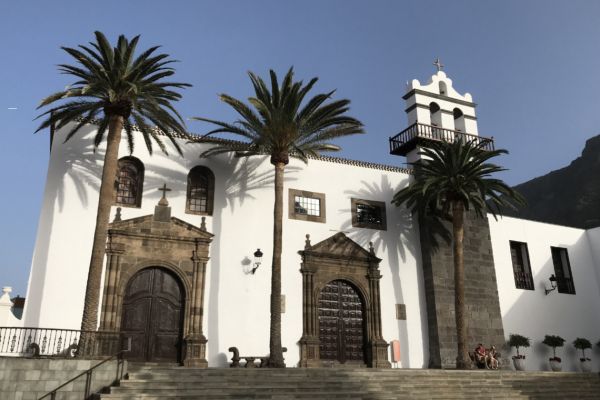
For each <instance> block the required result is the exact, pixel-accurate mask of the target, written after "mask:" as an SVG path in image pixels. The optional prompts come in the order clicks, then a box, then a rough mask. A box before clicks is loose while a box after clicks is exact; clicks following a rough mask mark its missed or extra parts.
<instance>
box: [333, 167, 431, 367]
mask: <svg viewBox="0 0 600 400" xmlns="http://www.w3.org/2000/svg"><path fill="white" fill-rule="evenodd" d="M361 185H362V186H363V188H362V189H359V190H351V191H346V192H344V193H345V194H346V195H348V196H350V197H351V198H356V199H363V200H376V201H382V202H384V203H385V208H386V217H387V230H385V231H384V230H377V229H368V228H354V227H353V226H352V221H351V220H348V221H347V222H345V223H344V224H343V225H342V227H341V230H342V231H347V232H349V237H351V238H352V240H354V241H356V242H358V243H359V244H361V246H363V247H365V248H367V247H368V243H369V242H373V247H374V248H375V253H376V255H379V253H380V252H381V251H385V252H386V254H387V257H388V263H389V267H390V273H391V279H392V286H393V289H394V296H395V297H394V300H395V302H396V304H405V299H404V294H403V291H402V284H401V282H400V265H401V263H403V262H405V261H406V259H407V255H408V254H410V256H411V257H412V258H415V259H417V258H418V257H417V256H416V252H417V251H418V249H417V248H416V247H415V243H417V241H418V232H416V229H417V228H416V227H415V226H413V218H412V216H411V214H410V211H408V210H407V209H406V208H405V207H396V206H395V205H393V204H391V203H390V201H391V199H392V198H393V196H394V194H395V193H396V192H397V191H398V190H400V188H401V187H404V186H405V185H406V183H405V182H402V183H401V184H399V185H398V187H397V188H393V187H392V185H391V183H390V182H389V179H388V177H387V175H381V181H380V183H377V182H373V183H369V182H365V181H362V182H361ZM338 212H339V213H340V214H342V215H351V210H350V209H340V210H339V211H338ZM407 252H408V254H407ZM417 273H418V279H417V282H418V285H419V288H418V293H422V291H423V287H422V285H423V283H422V282H423V277H422V271H421V269H420V268H417ZM384 276H385V275H384ZM382 300H383V299H382ZM386 318H387V316H386ZM407 318H409V316H407ZM426 322H427V321H426V319H425V324H426ZM421 329H423V335H424V337H423V340H424V342H423V343H424V344H425V343H427V342H426V340H427V338H426V335H427V330H426V329H427V327H426V326H425V328H423V326H422V327H421ZM398 335H399V337H398V340H399V341H400V348H401V349H402V350H401V351H402V352H403V353H405V354H408V353H409V349H410V343H409V335H408V329H407V321H400V320H398ZM394 339H396V338H386V340H388V341H391V340H394ZM425 347H426V346H424V348H423V351H424V352H425V353H426V352H427V349H426V348H425ZM402 367H404V368H410V367H411V365H410V358H408V357H407V358H405V359H403V360H402ZM418 367H421V366H418Z"/></svg>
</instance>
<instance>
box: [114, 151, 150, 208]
mask: <svg viewBox="0 0 600 400" xmlns="http://www.w3.org/2000/svg"><path fill="white" fill-rule="evenodd" d="M143 181H144V165H143V164H142V162H141V161H140V160H138V159H137V158H135V157H124V158H122V159H120V160H119V170H118V173H117V181H116V182H115V183H116V188H115V203H116V204H118V205H121V206H130V207H140V206H141V204H142V188H143Z"/></svg>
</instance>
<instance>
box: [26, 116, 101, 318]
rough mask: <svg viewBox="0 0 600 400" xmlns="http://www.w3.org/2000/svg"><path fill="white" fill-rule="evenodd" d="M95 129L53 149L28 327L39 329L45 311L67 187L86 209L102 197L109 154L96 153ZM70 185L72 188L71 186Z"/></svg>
mask: <svg viewBox="0 0 600 400" xmlns="http://www.w3.org/2000/svg"><path fill="white" fill-rule="evenodd" d="M94 132H95V129H94V127H92V126H86V127H84V128H82V130H81V132H80V135H79V136H76V137H74V138H72V139H71V140H69V141H68V142H66V143H62V141H61V142H57V141H56V140H55V142H54V145H53V146H52V148H51V150H50V151H51V157H50V161H49V164H48V174H47V177H46V187H45V189H44V194H43V197H42V199H43V200H42V209H41V211H40V217H39V222H38V228H37V233H36V239H35V247H34V249H35V250H34V254H33V257H32V262H31V269H30V276H29V284H28V288H27V296H26V297H27V301H26V303H25V309H24V310H23V320H24V322H25V325H26V326H38V325H39V323H40V317H41V312H42V308H43V304H42V303H43V302H42V298H43V293H44V286H45V281H46V274H47V272H48V256H49V252H50V243H51V240H52V231H53V229H54V224H55V221H54V214H55V207H56V209H57V210H58V211H57V213H58V214H60V213H63V212H64V211H65V199H66V188H67V186H71V185H72V187H73V189H74V190H75V192H76V193H77V197H78V199H79V201H80V202H81V205H82V206H83V208H84V209H87V208H88V207H89V204H90V191H91V193H98V191H99V188H100V177H101V176H102V167H103V165H104V154H105V150H104V149H103V148H102V149H94V145H93V141H92V135H93V134H94ZM67 182H70V183H71V185H67Z"/></svg>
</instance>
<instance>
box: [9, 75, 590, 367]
mask: <svg viewBox="0 0 600 400" xmlns="http://www.w3.org/2000/svg"><path fill="white" fill-rule="evenodd" d="M404 100H405V101H406V113H407V117H408V125H407V126H408V127H407V128H406V129H405V130H404V131H402V132H401V133H400V134H398V135H395V136H393V137H392V138H390V151H391V152H392V154H396V155H399V156H401V157H402V156H405V157H407V160H408V161H409V162H411V161H414V160H415V159H416V157H418V155H417V152H418V149H419V147H420V146H422V145H426V143H427V141H428V140H443V139H449V138H450V139H451V138H453V137H455V136H456V135H467V136H468V137H470V138H473V139H475V140H478V141H482V142H484V143H485V145H486V146H489V147H490V148H493V146H494V143H493V140H492V139H488V138H485V137H483V136H479V133H478V129H477V117H476V113H475V110H476V104H475V103H474V102H473V99H472V97H471V95H470V94H469V93H465V94H460V93H459V92H457V90H456V89H455V88H454V87H453V84H452V81H451V80H450V79H449V78H448V77H447V76H446V74H445V73H444V72H443V71H438V72H437V73H436V74H434V75H433V76H432V77H431V79H430V81H429V82H428V83H426V84H421V83H420V82H419V81H418V80H413V81H412V82H411V83H410V84H409V85H408V87H407V91H406V94H405V95H404ZM68 129H69V128H68V127H66V128H64V129H63V130H59V131H56V132H53V137H52V147H51V156H50V163H49V167H48V176H47V180H46V188H45V192H44V198H43V205H42V210H41V215H40V220H39V226H38V231H37V237H36V244H35V251H34V254H33V260H32V265H31V274H30V278H29V286H28V291H27V296H26V303H25V310H24V313H23V316H22V318H21V319H20V320H16V319H14V320H12V321H7V324H11V325H12V326H24V327H43V328H57V329H74V330H77V329H79V328H80V324H81V317H82V312H83V304H84V297H85V288H86V281H87V277H88V265H89V257H90V251H91V245H92V236H93V231H94V226H95V211H96V209H97V202H98V189H99V181H100V176H101V169H102V159H103V156H104V147H102V146H101V147H100V148H99V149H97V150H96V151H94V148H93V140H92V138H93V137H94V133H95V130H96V126H94V125H89V126H87V127H86V128H85V129H84V134H81V135H79V136H75V137H73V138H72V139H71V140H69V141H68V142H66V143H63V141H64V136H65V134H66V132H68ZM138 136H139V137H137V138H136V140H137V142H138V143H142V142H143V139H142V137H141V134H140V133H138ZM123 140H124V141H125V139H123ZM177 140H178V141H179V142H180V144H181V148H182V149H183V153H184V154H183V157H181V156H178V155H176V152H175V151H171V152H170V153H172V155H170V156H165V155H164V154H162V153H155V154H154V155H152V156H150V155H149V154H148V152H147V149H146V148H145V146H143V145H141V144H138V146H137V147H136V149H135V151H134V153H133V154H129V153H128V147H127V145H126V143H123V144H122V145H121V148H120V162H119V175H118V182H117V185H118V186H117V194H116V198H115V204H114V207H113V210H112V215H113V217H111V221H112V222H111V224H110V228H109V229H110V230H109V239H108V243H107V254H106V261H105V269H104V273H103V279H102V298H101V305H100V309H99V310H98V315H99V327H98V329H99V330H103V331H114V332H122V333H123V334H124V335H126V336H128V337H131V338H132V344H133V353H132V354H133V356H132V357H134V358H137V359H142V360H151V361H162V360H164V361H176V362H181V363H183V364H185V365H199V366H209V367H227V366H228V362H229V358H230V357H231V353H229V351H228V349H229V348H230V347H232V346H235V347H237V348H238V349H239V350H240V353H243V354H248V355H250V354H252V355H257V356H261V355H266V354H267V353H268V337H269V296H270V262H269V261H268V260H270V259H271V255H272V254H271V246H272V234H273V232H272V230H273V212H272V211H273V208H272V207H273V179H274V177H273V168H272V165H271V164H270V163H269V158H268V157H267V156H265V157H253V158H249V159H243V158H242V159H239V158H235V157H233V156H230V155H219V156H215V157H212V158H200V157H199V154H200V153H201V152H202V151H203V150H205V149H206V146H210V145H211V144H210V143H189V137H181V138H178V139H177ZM401 160H402V159H401V158H399V163H398V164H399V165H400V161H401ZM412 179H413V178H412V175H411V172H410V170H407V169H405V168H401V167H398V166H390V165H381V164H375V163H370V162H362V161H354V160H348V159H343V158H335V157H319V158H313V159H310V160H309V162H308V164H304V163H302V162H301V161H298V160H291V162H290V164H289V165H288V167H287V168H286V172H285V183H284V185H285V186H284V221H283V237H284V240H283V253H282V294H283V295H282V299H281V301H282V343H283V346H285V347H286V348H287V352H286V353H285V355H284V356H285V362H286V364H287V366H288V367H312V366H319V365H321V366H322V365H331V366H335V365H337V364H345V363H355V364H357V365H364V366H367V367H387V366H390V365H392V366H394V367H400V368H429V367H432V368H439V367H451V366H452V365H453V364H454V359H453V357H455V348H456V345H455V339H454V338H453V336H454V334H455V331H454V325H453V324H454V315H453V308H454V300H453V275H452V273H451V271H452V253H451V251H452V250H451V246H450V245H446V244H443V243H442V244H441V245H440V247H439V248H437V249H436V250H434V249H433V246H432V243H431V242H430V240H429V239H428V227H427V224H426V221H419V220H418V218H414V217H413V216H412V215H411V214H410V213H409V212H408V211H407V210H406V209H405V208H403V207H400V208H399V207H396V206H394V205H392V204H391V199H392V197H393V195H394V193H396V192H397V191H398V190H400V189H401V188H403V187H405V186H406V185H409V184H410V182H411V180H412ZM165 184H166V187H167V188H168V189H170V191H167V192H165V191H160V190H159V189H160V188H164V185H165ZM163 194H165V198H166V201H165V200H162V201H161V198H162V197H163ZM159 201H160V202H159ZM465 246H466V247H465V259H466V264H465V269H466V271H467V276H466V290H467V298H466V303H467V314H468V319H469V321H468V324H469V340H470V342H469V347H471V348H473V347H475V346H476V344H477V343H479V342H481V343H484V344H485V345H486V346H490V345H496V346H497V347H501V350H500V351H501V352H502V353H503V357H504V360H503V362H505V363H508V360H510V358H509V356H510V355H511V354H514V353H510V352H511V350H510V349H507V348H504V347H503V346H504V343H505V341H506V338H508V335H509V334H511V333H518V334H521V335H524V336H527V337H529V338H531V340H532V346H531V348H529V349H527V350H525V354H527V359H526V365H527V369H529V370H544V369H548V358H549V357H550V356H552V352H551V349H549V348H547V347H546V346H544V345H542V344H541V340H542V339H543V337H544V335H546V334H553V335H560V336H562V337H564V338H565V339H566V341H567V342H566V344H565V347H564V348H563V349H562V350H559V351H560V352H561V355H562V357H563V370H579V357H580V352H579V351H576V350H575V349H574V348H573V346H572V345H571V343H572V341H573V340H574V339H575V338H577V337H584V338H588V339H589V340H590V341H592V343H596V342H597V341H598V340H600V228H596V229H590V230H583V229H576V228H571V227H565V226H557V225H552V224H546V223H542V222H534V221H528V220H522V219H515V218H508V217H504V218H499V219H498V220H495V219H494V218H493V217H492V216H491V215H490V216H488V218H487V220H486V219H477V218H475V217H473V216H469V217H468V218H467V228H466V234H465ZM257 249H260V252H262V254H263V260H264V261H262V262H261V260H260V259H258V258H256V257H255V253H256V252H257ZM260 252H259V253H260ZM257 255H259V254H258V253H257ZM551 275H554V277H556V280H555V281H554V282H551V281H550V280H549V278H550V276H551ZM186 340H190V343H192V345H190V344H189V343H188V345H187V346H185V345H184V344H185V342H186ZM393 341H398V343H399V349H400V352H399V359H398V360H395V359H392V354H391V353H390V349H391V347H392V346H389V347H388V345H389V344H390V343H392V342H393ZM194 346H195V347H194ZM587 355H588V357H591V358H592V362H593V369H594V370H595V371H598V370H600V353H599V352H598V350H597V349H596V346H594V349H592V351H589V350H588V354H587ZM392 361H394V363H393V364H391V363H392Z"/></svg>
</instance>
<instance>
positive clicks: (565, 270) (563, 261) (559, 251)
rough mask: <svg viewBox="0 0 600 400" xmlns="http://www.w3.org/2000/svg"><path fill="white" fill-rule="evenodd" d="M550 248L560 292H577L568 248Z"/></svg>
mask: <svg viewBox="0 0 600 400" xmlns="http://www.w3.org/2000/svg"><path fill="white" fill-rule="evenodd" d="M550 249H551V251H552V263H553V264H554V276H556V285H557V287H558V293H567V294H575V283H574V282H573V274H572V273H571V263H570V262H569V254H568V252H567V249H565V248H563V247H551V248H550Z"/></svg>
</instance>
